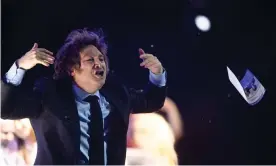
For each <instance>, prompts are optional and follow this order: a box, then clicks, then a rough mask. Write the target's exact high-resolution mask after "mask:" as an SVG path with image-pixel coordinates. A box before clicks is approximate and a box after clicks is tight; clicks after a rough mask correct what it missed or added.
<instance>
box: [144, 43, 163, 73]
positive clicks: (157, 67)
mask: <svg viewBox="0 0 276 166" xmlns="http://www.w3.org/2000/svg"><path fill="white" fill-rule="evenodd" d="M139 54H140V58H141V59H143V62H142V63H141V64H140V66H142V67H145V68H147V69H149V70H150V71H151V72H152V73H153V74H157V75H158V74H162V73H163V66H162V64H161V62H160V61H159V60H158V58H157V57H155V56H153V55H152V54H146V53H145V51H144V50H143V49H141V48H140V49H139Z"/></svg>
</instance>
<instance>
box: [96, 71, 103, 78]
mask: <svg viewBox="0 0 276 166" xmlns="http://www.w3.org/2000/svg"><path fill="white" fill-rule="evenodd" d="M95 75H96V76H98V77H102V76H103V75H104V71H96V72H95Z"/></svg>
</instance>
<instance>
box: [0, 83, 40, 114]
mask: <svg viewBox="0 0 276 166" xmlns="http://www.w3.org/2000/svg"><path fill="white" fill-rule="evenodd" d="M40 81H42V80H39V81H37V82H36V84H35V86H34V88H33V89H32V90H29V91H27V90H25V89H24V88H23V87H22V86H15V85H13V84H9V83H7V82H5V81H3V80H1V118H2V119H22V118H36V117H38V116H39V115H40V113H41V112H42V89H41V88H42V87H41V86H39V85H41V83H40Z"/></svg>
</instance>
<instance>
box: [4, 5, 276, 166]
mask: <svg viewBox="0 0 276 166" xmlns="http://www.w3.org/2000/svg"><path fill="white" fill-rule="evenodd" d="M193 2H195V1H193ZM198 3H199V4H205V6H204V5H203V8H194V7H195V6H193V5H191V4H198ZM198 3H190V1H187V0H183V1H176V0H171V1H157V0H150V1H146V0H139V1H137V0H134V1H122V0H120V1H107V0H103V1H89V0H86V1H84V0H78V1H77V0H75V1H73V0H67V1H65V0H64V1H61V0H59V1H58V0H33V1H31V0H24V1H19V0H6V1H3V4H2V61H1V69H2V72H1V74H2V75H3V74H4V73H5V72H6V71H7V70H8V68H9V67H10V66H11V65H12V63H13V62H14V61H15V60H16V59H17V58H19V57H20V56H22V55H23V54H24V53H25V52H26V51H28V50H29V49H30V48H31V47H32V45H33V43H34V42H37V43H38V44H39V46H40V47H44V48H47V49H49V50H51V51H53V52H56V51H57V49H58V48H59V47H60V46H61V45H62V43H63V41H64V39H65V37H66V35H67V34H68V33H69V32H70V31H71V30H73V29H76V28H83V27H88V28H92V29H94V28H102V29H103V31H104V33H105V34H106V39H107V40H108V43H109V54H108V55H109V57H110V61H111V68H112V69H113V70H114V71H115V72H116V73H117V75H119V76H120V77H122V78H123V79H124V81H125V82H126V83H127V84H129V85H131V86H133V87H136V88H138V87H141V86H143V85H144V84H145V83H146V81H147V79H148V73H147V71H146V70H144V69H141V68H140V66H139V63H140V60H139V58H138V48H144V50H145V51H146V52H150V53H153V54H154V55H156V56H158V57H159V58H160V60H161V61H162V62H163V65H164V67H165V68H166V69H167V71H168V84H169V96H170V97H171V98H172V99H174V100H175V102H176V103H177V104H178V106H179V108H180V110H181V114H182V117H183V120H184V123H185V136H184V138H183V139H182V140H181V141H180V142H179V143H178V145H177V147H176V148H177V151H178V155H179V160H180V164H272V163H273V164H276V161H275V155H276V150H275V148H276V146H275V144H276V143H275V136H274V135H275V124H276V123H275V111H276V109H275V106H274V103H275V101H274V100H275V95H274V94H273V92H274V93H275V78H274V75H275V71H276V70H275V66H274V65H275V58H274V57H275V55H276V51H275V48H276V47H275V37H276V33H275V25H274V23H275V17H274V16H273V15H274V14H275V12H274V11H273V8H272V6H273V5H272V4H269V1H267V2H266V1H259V2H258V1H242V2H240V1H238V0H236V1H230V0H225V1H207V0H206V1H205V3H200V1H198ZM201 7H202V6H201ZM199 13H203V14H206V15H207V16H208V17H209V18H210V19H211V22H212V27H211V31H209V32H206V33H203V32H200V31H198V30H197V29H196V26H195V25H194V17H195V16H196V15H197V14H199ZM152 45H153V47H152ZM226 65H229V66H230V68H231V69H233V70H234V72H235V73H236V72H237V73H239V75H240V74H242V73H243V71H244V70H245V69H246V68H249V69H250V70H251V71H252V72H253V73H254V74H255V75H256V76H257V77H258V79H259V80H260V81H261V82H262V83H263V84H264V86H265V88H267V94H266V95H265V97H264V99H263V101H261V102H260V103H259V104H258V105H256V106H249V105H248V104H247V103H246V102H245V101H244V100H243V99H242V97H241V96H240V95H239V94H238V92H237V91H236V90H235V89H234V87H233V86H232V85H231V84H230V82H229V81H228V79H227V72H226ZM273 71H274V72H273ZM52 72H53V70H52V69H45V68H44V67H41V66H39V67H36V68H35V69H33V70H31V71H28V72H27V75H26V78H25V80H24V83H27V84H31V83H32V82H33V81H34V79H35V78H37V77H38V76H40V75H45V76H50V75H51V74H52ZM26 87H28V86H26Z"/></svg>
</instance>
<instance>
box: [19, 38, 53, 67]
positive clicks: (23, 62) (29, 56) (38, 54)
mask: <svg viewBox="0 0 276 166" xmlns="http://www.w3.org/2000/svg"><path fill="white" fill-rule="evenodd" d="M54 60H55V58H54V57H53V53H52V52H51V51H48V50H46V49H44V48H38V44H37V43H35V44H34V46H33V48H32V49H31V50H30V51H28V52H27V53H26V54H25V55H24V56H22V57H21V58H20V59H18V60H17V64H18V67H20V68H23V69H25V70H28V69H31V68H33V67H34V66H35V65H36V64H42V65H44V66H47V67H48V66H49V65H50V64H53V63H54Z"/></svg>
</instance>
